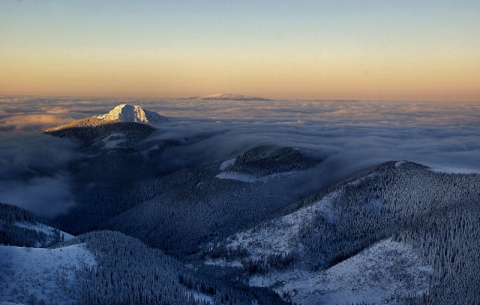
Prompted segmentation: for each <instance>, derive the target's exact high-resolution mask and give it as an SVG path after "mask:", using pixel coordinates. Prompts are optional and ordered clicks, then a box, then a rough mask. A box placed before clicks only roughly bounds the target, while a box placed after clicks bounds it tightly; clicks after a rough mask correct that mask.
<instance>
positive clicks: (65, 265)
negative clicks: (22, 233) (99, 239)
mask: <svg viewBox="0 0 480 305" xmlns="http://www.w3.org/2000/svg"><path fill="white" fill-rule="evenodd" d="M95 265H96V262H95V258H94V256H93V254H92V253H90V252H89V251H88V250H87V249H86V248H85V246H84V245H83V244H77V245H72V246H68V247H63V248H58V249H43V248H24V247H14V246H3V245H0V270H1V271H0V301H8V302H21V303H23V302H25V301H27V300H29V299H32V300H37V301H39V300H44V301H46V302H47V303H58V304H72V303H74V302H73V300H72V297H73V296H72V292H74V291H75V290H76V289H77V288H78V286H77V283H76V275H75V272H76V271H77V270H81V269H82V268H84V267H88V268H91V267H94V266H95Z"/></svg>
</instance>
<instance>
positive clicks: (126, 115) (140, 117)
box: [97, 104, 166, 123]
mask: <svg viewBox="0 0 480 305" xmlns="http://www.w3.org/2000/svg"><path fill="white" fill-rule="evenodd" d="M97 118H98V119H100V120H104V121H120V122H135V123H160V122H165V121H166V118H165V117H163V116H161V115H159V114H158V113H156V112H152V111H148V110H145V109H143V108H142V107H140V106H137V105H127V104H122V105H118V106H116V107H115V108H113V109H112V110H111V111H110V112H109V113H106V114H103V115H100V116H97Z"/></svg>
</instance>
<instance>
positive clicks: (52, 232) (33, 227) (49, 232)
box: [14, 221, 75, 247]
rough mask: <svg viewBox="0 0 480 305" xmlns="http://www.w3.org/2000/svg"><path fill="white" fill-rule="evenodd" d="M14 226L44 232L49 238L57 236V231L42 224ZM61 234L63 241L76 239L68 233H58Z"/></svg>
mask: <svg viewBox="0 0 480 305" xmlns="http://www.w3.org/2000/svg"><path fill="white" fill-rule="evenodd" d="M14 225H16V226H17V227H20V228H24V229H30V230H35V231H37V232H43V233H45V234H47V235H48V236H50V237H52V238H53V237H54V235H55V229H54V228H52V227H50V226H47V225H44V224H42V223H38V222H37V223H30V222H23V221H22V222H19V221H17V222H15V223H14ZM58 232H59V233H60V236H61V237H63V240H70V239H72V238H75V236H73V235H71V234H68V233H65V232H63V231H58ZM37 247H41V245H39V246H37Z"/></svg>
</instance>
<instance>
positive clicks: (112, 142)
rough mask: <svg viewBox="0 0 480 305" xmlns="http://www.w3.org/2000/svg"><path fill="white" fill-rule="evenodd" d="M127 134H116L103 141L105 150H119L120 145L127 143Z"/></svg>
mask: <svg viewBox="0 0 480 305" xmlns="http://www.w3.org/2000/svg"><path fill="white" fill-rule="evenodd" d="M124 138H125V134H123V133H120V132H115V133H112V134H110V135H109V136H108V137H106V138H104V139H103V140H102V142H103V148H104V149H113V148H117V147H118V145H119V144H121V143H123V142H125V139H124Z"/></svg>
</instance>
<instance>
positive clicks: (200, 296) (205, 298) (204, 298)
mask: <svg viewBox="0 0 480 305" xmlns="http://www.w3.org/2000/svg"><path fill="white" fill-rule="evenodd" d="M187 293H188V294H189V295H190V296H191V297H193V299H194V300H195V301H201V302H204V303H209V304H214V301H213V296H211V295H208V294H204V293H200V292H198V291H189V292H187Z"/></svg>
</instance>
